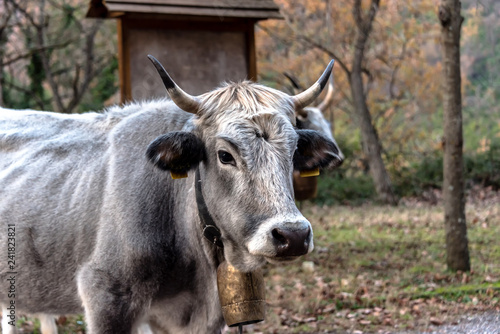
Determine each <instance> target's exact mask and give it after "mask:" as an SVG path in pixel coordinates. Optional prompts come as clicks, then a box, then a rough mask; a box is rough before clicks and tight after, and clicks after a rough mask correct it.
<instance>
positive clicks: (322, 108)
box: [317, 75, 334, 113]
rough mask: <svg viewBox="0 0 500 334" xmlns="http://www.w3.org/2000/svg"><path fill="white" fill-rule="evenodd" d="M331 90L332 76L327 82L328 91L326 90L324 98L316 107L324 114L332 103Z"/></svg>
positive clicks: (332, 88)
mask: <svg viewBox="0 0 500 334" xmlns="http://www.w3.org/2000/svg"><path fill="white" fill-rule="evenodd" d="M333 90H334V87H333V75H331V76H330V81H328V89H327V90H326V95H325V98H324V99H323V101H321V103H320V104H318V107H317V108H318V109H319V110H320V111H321V112H322V113H324V112H325V111H326V109H328V108H329V107H330V105H331V104H332V102H333Z"/></svg>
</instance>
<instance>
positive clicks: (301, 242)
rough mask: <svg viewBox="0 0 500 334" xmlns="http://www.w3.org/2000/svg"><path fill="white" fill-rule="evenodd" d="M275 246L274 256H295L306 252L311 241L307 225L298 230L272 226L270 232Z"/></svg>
mask: <svg viewBox="0 0 500 334" xmlns="http://www.w3.org/2000/svg"><path fill="white" fill-rule="evenodd" d="M271 234H272V236H273V243H274V244H275V246H276V257H295V256H301V255H304V254H307V252H308V251H309V242H310V241H311V229H310V228H309V227H307V228H304V229H300V230H290V229H285V228H274V229H273V230H272V232H271Z"/></svg>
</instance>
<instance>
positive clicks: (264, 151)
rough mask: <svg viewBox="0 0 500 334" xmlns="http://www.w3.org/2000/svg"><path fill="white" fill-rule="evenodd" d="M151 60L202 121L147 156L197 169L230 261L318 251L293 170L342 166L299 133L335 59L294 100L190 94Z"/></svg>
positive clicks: (223, 91) (175, 167) (258, 93)
mask: <svg viewBox="0 0 500 334" xmlns="http://www.w3.org/2000/svg"><path fill="white" fill-rule="evenodd" d="M150 59H151V60H152V61H153V63H154V65H155V66H156V68H157V69H158V72H159V73H160V75H161V77H162V79H163V82H164V84H165V86H166V88H167V91H168V93H169V95H170V97H171V98H172V100H173V101H174V103H175V104H177V106H178V107H179V108H181V109H183V110H184V111H186V112H190V113H193V114H195V115H196V116H195V118H194V121H193V122H194V124H195V127H194V129H193V130H192V131H190V132H173V133H168V134H166V135H164V136H161V137H159V138H157V139H156V140H155V141H154V142H153V143H152V144H151V145H150V147H149V148H148V156H149V158H150V160H151V161H153V162H154V163H155V164H156V165H157V166H158V167H160V168H162V169H165V170H171V171H174V172H175V173H181V174H182V173H185V172H187V170H189V169H196V168H198V172H199V178H200V182H201V187H200V189H201V193H202V195H203V198H204V201H205V204H206V208H207V209H208V212H209V213H210V216H211V217H212V219H213V221H214V222H215V224H216V225H217V227H218V228H219V230H220V233H221V241H222V243H223V245H224V255H225V258H226V260H228V261H229V263H231V264H232V265H233V266H235V267H236V268H238V269H239V270H242V271H252V270H254V269H257V268H258V267H260V266H261V265H263V264H264V263H265V261H266V260H267V261H269V262H274V263H276V262H283V261H289V260H293V259H295V258H297V257H298V256H301V255H304V254H307V253H309V252H310V251H312V249H313V232H312V229H311V225H310V223H309V221H307V219H306V218H304V216H303V215H302V214H301V213H300V212H299V210H298V209H297V207H296V205H295V201H294V198H293V188H292V172H293V170H294V169H296V170H313V169H316V168H329V167H333V166H338V165H340V163H341V162H342V153H341V152H340V149H339V148H338V146H337V145H336V143H335V142H334V141H332V140H331V139H329V138H328V137H326V136H324V135H323V134H321V133H319V132H317V131H313V130H299V129H297V128H296V127H295V111H296V110H298V109H302V108H303V107H305V106H307V105H308V104H309V103H311V102H312V101H313V100H314V99H315V98H316V97H317V96H318V95H319V94H320V93H321V90H322V89H323V87H324V86H325V84H326V82H327V81H328V77H329V76H330V72H331V69H332V65H333V61H332V62H331V63H330V65H329V66H328V68H327V69H326V70H325V72H324V73H323V75H322V76H321V78H320V79H319V80H318V82H316V83H315V84H314V85H313V86H311V87H310V88H309V89H307V90H306V91H304V92H303V93H300V94H298V95H295V96H290V95H288V94H285V93H282V92H280V91H277V90H274V89H271V88H268V87H264V86H261V85H258V84H255V83H252V82H243V83H234V84H227V85H225V86H223V87H221V88H219V89H216V90H214V91H212V92H208V93H206V94H203V95H200V96H191V95H189V94H187V93H185V92H184V91H182V90H181V89H180V88H179V87H178V86H177V85H176V84H175V82H174V81H173V80H172V79H171V78H170V77H169V75H168V74H167V72H166V71H165V70H164V69H163V67H162V66H161V64H160V63H159V62H158V61H157V60H156V59H154V58H153V57H151V56H150ZM181 182H182V181H181Z"/></svg>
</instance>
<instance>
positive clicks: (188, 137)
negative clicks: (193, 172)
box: [146, 131, 205, 175]
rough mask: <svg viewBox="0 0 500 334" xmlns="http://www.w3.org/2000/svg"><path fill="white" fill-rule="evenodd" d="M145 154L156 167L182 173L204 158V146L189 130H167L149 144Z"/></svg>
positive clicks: (173, 172)
mask: <svg viewBox="0 0 500 334" xmlns="http://www.w3.org/2000/svg"><path fill="white" fill-rule="evenodd" d="M146 156H147V157H148V159H149V160H150V161H151V162H152V163H153V164H154V165H155V166H156V167H158V168H160V169H163V170H169V171H171V172H172V175H174V174H178V175H183V174H186V173H187V172H188V171H189V170H190V169H193V168H195V167H196V166H198V163H199V162H200V161H202V160H204V159H205V146H204V145H203V142H202V141H201V140H200V139H199V138H198V137H197V136H195V135H194V134H192V133H191V132H183V131H177V132H169V133H167V134H165V135H162V136H160V137H158V138H156V139H155V140H154V141H153V142H152V143H151V144H149V147H148V150H147V152H146Z"/></svg>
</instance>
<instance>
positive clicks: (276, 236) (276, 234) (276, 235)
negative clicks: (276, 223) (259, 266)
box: [272, 228, 288, 246]
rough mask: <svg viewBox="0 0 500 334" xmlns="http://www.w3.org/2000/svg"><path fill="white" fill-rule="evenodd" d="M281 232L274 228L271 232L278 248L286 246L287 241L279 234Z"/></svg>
mask: <svg viewBox="0 0 500 334" xmlns="http://www.w3.org/2000/svg"><path fill="white" fill-rule="evenodd" d="M280 232H281V230H280V229H279V228H275V229H273V231H272V234H273V238H274V240H276V241H278V246H286V245H287V244H288V240H287V239H286V237H285V236H284V235H283V234H281V233H280Z"/></svg>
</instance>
